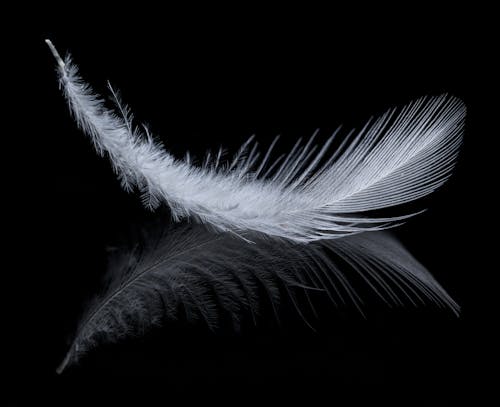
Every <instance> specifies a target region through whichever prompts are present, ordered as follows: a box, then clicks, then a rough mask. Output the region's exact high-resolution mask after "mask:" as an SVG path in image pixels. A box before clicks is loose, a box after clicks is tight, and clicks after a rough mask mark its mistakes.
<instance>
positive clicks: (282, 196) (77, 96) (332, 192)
mask: <svg viewBox="0 0 500 407" xmlns="http://www.w3.org/2000/svg"><path fill="white" fill-rule="evenodd" d="M47 43H48V45H49V46H50V48H51V50H52V51H53V53H54V55H55V56H56V58H57V60H58V66H59V73H60V83H61V86H62V88H63V90H64V93H65V95H66V98H67V100H68V103H69V106H70V108H71V111H72V112H73V114H74V116H75V118H76V120H77V121H78V124H79V125H80V127H81V128H82V129H83V130H84V131H85V132H86V133H87V134H89V135H90V137H91V139H92V141H93V142H94V144H95V146H96V148H97V150H98V151H99V152H100V153H101V154H102V153H107V154H108V155H109V157H110V159H111V162H112V163H113V166H114V168H115V171H116V173H117V174H118V175H119V177H120V179H121V182H122V184H123V186H124V187H125V188H127V189H130V188H132V187H134V186H138V187H139V188H140V190H141V191H142V192H143V193H144V197H145V201H146V202H147V204H148V205H149V206H151V207H155V206H157V205H158V204H160V203H162V202H164V203H166V204H168V206H169V207H170V208H171V212H172V215H173V218H174V219H175V220H179V219H181V218H184V217H191V218H195V219H197V220H198V221H200V222H203V223H207V224H209V225H212V226H214V227H215V228H216V229H219V230H223V231H230V232H233V233H236V234H238V235H242V234H243V233H244V232H245V231H257V232H262V233H265V234H267V235H271V236H277V237H283V238H287V239H291V240H294V241H299V242H309V241H315V240H319V239H325V238H337V237H341V236H345V235H349V234H352V233H357V232H360V231H366V230H371V231H373V230H380V229H383V228H386V227H389V226H391V225H394V224H395V223H398V222H400V221H401V220H402V219H405V218H407V217H408V216H411V215H407V216H389V217H380V216H375V215H373V213H370V211H374V210H379V209H384V208H388V207H393V206H397V205H401V204H405V203H408V202H411V201H414V200H416V199H419V198H421V197H423V196H425V195H427V194H429V193H431V192H432V191H434V190H435V189H436V188H438V187H439V186H440V185H442V184H443V183H444V182H445V181H446V179H447V178H448V177H449V175H450V172H451V170H452V167H453V165H454V162H455V159H456V156H457V154H458V151H459V146H460V144H461V139H462V137H461V135H462V129H463V122H464V117H465V107H464V104H463V103H462V102H461V101H460V100H459V99H457V98H454V97H449V96H439V97H425V98H422V99H418V100H416V101H415V102H413V103H410V104H409V105H407V106H406V107H404V108H402V109H400V110H397V109H393V110H390V111H388V112H387V113H385V114H384V115H382V116H381V117H380V118H378V119H375V120H370V121H369V122H368V123H367V124H366V125H365V126H364V127H363V128H362V130H361V131H359V132H358V133H357V135H352V136H351V137H350V138H349V139H348V140H349V143H347V142H344V143H343V144H342V146H341V148H340V149H339V150H338V151H337V152H336V153H335V154H333V155H332V156H331V157H327V152H328V148H329V146H330V144H331V142H332V140H333V136H332V138H330V139H329V140H327V141H326V143H325V144H324V145H323V146H321V147H318V146H316V145H313V139H314V136H313V137H312V138H311V139H310V140H309V141H307V142H306V143H304V144H302V143H301V142H300V140H299V141H298V142H297V143H296V145H295V146H294V148H293V149H292V151H290V153H289V154H288V155H286V156H284V157H280V158H279V159H277V160H274V161H272V160H271V150H272V149H273V147H274V145H275V143H276V139H275V140H274V141H273V143H272V144H271V146H270V147H269V149H268V150H267V152H266V153H265V154H264V156H263V158H262V159H261V158H260V155H259V153H258V152H257V148H256V147H257V144H254V145H253V146H252V145H251V140H249V141H247V142H246V143H245V144H244V145H243V147H242V148H241V150H240V151H239V153H238V154H237V155H236V156H235V157H234V159H233V161H232V162H231V163H227V164H225V165H221V163H220V154H219V155H217V156H215V157H214V158H213V159H210V158H209V157H207V160H205V164H204V165H203V166H201V167H197V166H194V165H192V164H191V163H190V160H189V155H188V156H187V158H186V159H185V160H183V161H181V160H177V159H175V158H174V157H172V156H171V155H170V154H169V153H168V152H166V151H165V150H164V148H163V147H162V146H161V145H160V144H159V143H157V142H155V141H154V140H153V138H152V137H151V135H150V134H149V133H148V132H147V131H146V132H145V134H143V133H142V132H141V131H140V130H139V129H138V128H137V127H134V126H133V125H132V123H131V118H130V115H129V112H128V109H127V108H125V107H123V106H122V105H121V104H120V102H119V101H118V98H117V97H116V94H115V93H114V92H113V91H112V92H113V96H114V98H115V100H116V103H117V106H118V109H119V112H120V114H119V115H117V114H115V113H114V112H112V111H110V110H108V109H107V108H106V107H105V106H104V103H103V100H102V99H101V98H100V97H99V96H97V95H95V94H94V93H93V91H92V90H91V89H90V87H89V86H88V85H87V84H86V83H85V82H84V81H82V79H81V78H80V76H79V74H78V70H77V68H76V66H75V65H74V64H73V63H71V61H70V60H69V59H67V60H66V61H65V62H63V60H62V59H61V58H60V57H59V55H58V54H57V51H56V50H55V48H54V47H53V45H52V44H51V43H50V41H47Z"/></svg>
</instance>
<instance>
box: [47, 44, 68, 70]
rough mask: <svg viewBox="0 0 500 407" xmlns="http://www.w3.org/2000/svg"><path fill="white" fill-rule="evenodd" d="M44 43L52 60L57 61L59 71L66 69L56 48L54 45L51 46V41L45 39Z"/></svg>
mask: <svg viewBox="0 0 500 407" xmlns="http://www.w3.org/2000/svg"><path fill="white" fill-rule="evenodd" d="M45 43H46V44H47V45H48V46H49V49H50V52H52V55H54V58H55V59H56V61H57V64H58V65H59V67H60V68H61V69H64V68H65V67H66V64H65V63H64V61H63V59H62V58H61V55H60V54H59V52H58V51H57V49H56V47H55V46H54V44H52V41H51V40H48V39H46V40H45Z"/></svg>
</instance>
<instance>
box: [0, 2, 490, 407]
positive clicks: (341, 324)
mask: <svg viewBox="0 0 500 407" xmlns="http://www.w3.org/2000/svg"><path fill="white" fill-rule="evenodd" d="M193 7H194V6H193ZM129 11H132V14H134V15H133V18H130V16H129V18H127V19H125V18H121V17H118V16H114V17H111V14H105V13H104V10H103V9H102V8H95V9H93V8H92V9H89V10H79V11H75V10H68V12H67V13H66V17H65V18H62V19H59V21H58V22H54V21H55V19H54V20H52V19H49V18H47V17H48V11H47V10H39V11H38V12H39V13H40V14H39V15H38V16H37V15H36V13H37V10H31V11H30V16H31V19H29V20H27V19H23V18H19V24H18V25H17V27H18V31H19V32H17V33H13V34H14V35H13V36H14V37H15V38H17V39H19V40H20V41H19V42H18V43H17V41H16V45H17V46H16V49H17V52H16V53H15V54H14V58H11V55H12V54H10V56H9V57H8V58H7V59H9V58H10V59H9V62H7V63H6V65H14V68H15V69H14V70H15V71H16V74H21V75H20V76H19V77H17V76H16V77H9V76H8V77H7V82H8V83H7V85H8V87H9V88H10V89H12V90H13V95H14V97H13V98H12V99H10V100H12V102H11V106H13V107H14V109H13V117H12V118H13V119H14V120H11V121H13V122H15V123H16V125H15V127H14V126H13V128H12V129H9V131H10V133H11V138H12V139H14V142H15V143H16V144H17V143H19V145H16V147H15V148H16V149H18V150H17V152H16V153H15V156H14V157H10V156H9V155H10V154H9V153H8V151H7V153H6V154H7V157H5V158H6V160H5V162H9V163H10V160H12V162H13V163H14V165H13V166H12V165H9V168H10V171H11V173H12V174H20V177H19V179H16V180H15V182H14V183H15V185H16V187H14V189H12V190H9V191H7V195H8V199H9V200H11V201H14V203H15V205H16V209H19V208H21V211H22V215H21V219H22V220H23V224H22V226H20V227H18V228H16V232H15V233H14V234H13V235H12V238H11V239H10V241H11V243H13V246H14V249H13V250H12V251H11V252H10V253H9V254H10V255H13V256H14V259H15V261H14V264H15V265H16V267H15V270H13V271H12V273H9V274H11V276H12V277H13V282H12V283H10V282H9V283H8V284H7V285H6V288H5V289H4V293H6V295H5V296H4V298H6V300H7V304H8V307H6V308H5V309H6V310H8V311H7V312H6V314H7V320H6V323H5V331H7V332H8V335H7V336H8V339H10V340H11V341H9V346H7V347H5V350H6V355H5V358H4V360H5V363H3V364H2V365H3V367H2V369H4V373H6V374H7V376H8V382H7V384H8V392H7V395H6V396H5V399H6V400H7V401H8V402H9V403H11V404H10V405H33V403H35V402H37V403H39V402H42V401H43V402H50V403H51V405H80V404H81V405H84V404H86V405H88V404H92V405H94V404H95V405H100V404H104V403H110V404H115V403H116V404H117V403H118V402H120V403H124V402H134V403H137V404H140V405H149V404H152V402H153V401H156V400H158V401H161V402H162V403H164V404H165V405H168V404H170V405H176V403H178V402H179V401H178V398H179V397H180V398H181V400H184V401H186V400H191V399H193V398H199V399H201V400H204V401H207V400H215V401H222V400H229V401H230V402H232V403H233V404H236V405H238V404H240V403H242V402H243V401H247V400H248V399H250V398H251V399H256V400H259V399H264V398H266V400H267V399H268V397H269V396H271V397H272V398H276V399H284V400H295V399H299V398H301V399H304V400H308V401H309V402H310V404H311V405H316V404H319V402H320V400H321V399H322V398H323V397H326V400H328V404H332V405H335V404H336V405H344V404H347V403H349V402H352V401H353V400H358V399H360V398H365V397H367V398H368V399H369V400H383V401H387V402H388V401H389V400H390V401H393V402H394V403H397V404H398V405H438V403H439V405H446V402H448V401H450V402H451V401H452V400H459V399H461V398H463V397H465V396H466V395H471V396H472V397H475V398H476V397H479V396H480V395H482V394H484V390H483V389H481V390H480V388H479V387H477V386H476V384H477V383H481V386H483V387H484V386H486V384H485V382H484V380H483V375H484V373H482V372H483V368H484V366H486V364H487V360H485V358H486V359H488V358H490V357H492V356H493V355H492V354H490V353H489V352H484V349H485V348H486V345H487V343H488V341H489V340H490V339H489V338H488V336H489V334H487V332H488V330H489V325H488V324H486V323H484V322H483V321H484V319H481V318H480V317H479V316H480V315H482V306H481V304H482V300H481V297H482V295H480V292H481V291H480V287H482V285H483V282H484V281H485V278H486V276H487V274H488V273H490V272H491V271H492V270H490V269H489V268H488V267H486V266H485V264H486V263H485V262H484V260H483V259H484V257H483V255H482V252H483V251H485V250H486V246H487V243H486V242H485V241H484V240H486V239H485V237H484V236H483V235H481V234H480V233H479V231H480V228H482V225H484V224H485V223H488V221H489V220H488V217H489V213H488V211H486V210H485V209H482V210H481V211H480V210H479V205H478V196H481V195H484V193H485V192H484V191H486V190H488V188H485V185H491V184H490V183H489V180H487V179H486V178H485V176H484V175H481V174H484V173H485V172H484V168H483V167H484V166H485V165H486V163H489V162H488V161H487V160H484V159H481V158H480V157H484V152H486V151H488V150H489V149H491V148H492V147H493V142H492V137H493V134H492V133H491V131H490V128H489V127H488V120H487V119H486V118H487V117H489V114H490V112H491V110H492V107H491V106H492V105H491V97H490V96H489V95H490V93H491V88H492V86H493V84H494V81H493V80H492V77H490V76H489V74H490V73H491V72H493V67H492V61H493V59H492V54H493V49H494V48H492V46H491V45H490V42H489V41H490V40H491V33H490V32H489V28H490V27H489V26H488V23H487V22H486V20H483V17H485V16H486V14H487V13H486V12H484V14H483V15H482V16H478V17H476V16H475V15H473V14H472V13H470V14H468V13H465V14H468V15H467V16H466V17H461V16H455V15H453V16H452V15H450V14H439V13H437V10H432V12H431V11H429V12H426V13H423V15H418V14H416V12H415V10H410V11H408V12H406V11H404V12H403V11H401V15H400V16H399V17H397V18H387V19H385V20H382V19H378V18H375V17H373V18H369V19H368V20H366V19H362V18H360V16H359V14H358V13H359V12H361V10H358V12H356V13H344V12H340V11H336V10H330V11H324V12H322V11H320V10H317V11H316V12H315V13H311V14H309V13H306V12H304V11H303V10H294V12H289V10H286V11H285V10H282V11H276V12H271V11H270V10H264V11H259V12H252V10H249V9H248V10H243V11H236V10H226V9H224V10H200V9H196V12H195V11H194V10H189V11H182V12H181V11H179V10H173V9H172V10H170V11H168V10H167V11H166V12H164V14H163V15H161V16H159V15H156V14H157V13H156V12H155V11H154V10H148V11H147V12H145V13H143V12H144V11H145V10H141V12H137V13H135V10H129ZM364 11H365V13H364V14H365V17H370V15H371V14H370V11H369V10H364ZM158 13H160V12H159V11H158ZM410 16H411V17H413V18H410ZM154 17H156V18H154ZM35 21H38V22H37V23H36V22H35ZM478 23H479V25H477V24H478ZM47 37H48V38H51V39H52V40H53V42H54V43H55V45H56V46H57V47H58V48H59V50H60V51H61V52H62V53H64V52H65V51H67V50H68V51H71V54H72V55H73V57H74V60H75V61H76V63H77V64H78V65H79V66H80V68H81V72H82V75H83V76H84V77H85V78H86V79H87V80H88V81H89V82H90V83H91V84H93V86H94V87H95V89H96V90H98V91H99V92H100V93H106V80H108V79H109V80H110V81H111V83H112V84H113V86H114V87H115V88H117V89H120V90H121V93H122V96H123V99H124V101H125V102H126V103H127V104H129V105H130V107H131V108H132V110H133V112H134V113H135V117H136V118H137V119H138V121H139V122H146V123H148V125H149V127H150V129H152V131H153V132H154V134H156V135H158V136H159V137H160V138H161V139H162V140H163V141H164V143H165V145H166V146H167V148H168V149H169V150H170V151H172V152H173V153H174V154H175V155H177V156H181V155H182V154H183V153H184V152H185V151H186V150H188V149H189V150H190V151H192V152H194V153H198V155H199V154H201V153H202V152H204V151H205V150H206V149H209V148H214V147H218V146H219V145H220V144H222V145H223V146H225V147H227V149H228V151H229V152H232V151H233V152H234V151H235V150H236V148H237V147H238V146H239V145H240V144H241V143H242V142H243V141H244V140H246V138H247V137H248V136H250V135H252V134H256V136H257V139H258V140H259V141H262V144H264V145H265V144H266V143H268V142H269V141H270V140H271V139H272V138H273V137H274V136H275V135H276V134H281V135H282V141H281V143H280V148H281V149H282V150H286V149H287V148H289V147H290V146H291V145H292V144H293V143H294V142H295V140H296V139H297V138H298V137H301V136H309V135H311V134H312V133H313V132H314V130H315V129H317V128H320V129H321V133H320V135H321V137H323V138H324V139H326V138H327V137H328V135H329V134H331V133H332V132H333V131H334V130H335V128H336V127H337V126H338V125H340V124H342V125H344V126H345V128H348V129H350V128H352V127H357V128H359V127H360V126H361V125H362V124H363V123H364V121H365V120H366V119H367V118H368V117H370V116H372V115H377V114H380V113H382V112H384V111H385V110H386V109H387V108H389V107H392V106H397V105H402V104H405V103H407V102H408V101H410V100H412V99H414V98H417V97H419V96H422V95H437V94H441V93H443V92H446V93H450V94H453V95H455V96H458V97H460V98H462V99H463V100H464V102H465V103H466V105H467V107H468V118H467V123H466V130H465V141H464V146H463V151H462V154H461V156H460V159H459V162H458V165H457V168H456V171H455V172H454V176H453V177H452V178H451V180H450V181H449V182H448V183H447V184H446V185H445V186H444V187H443V188H442V189H441V190H439V191H438V192H437V193H435V194H434V195H433V196H432V197H431V198H430V199H426V200H425V201H424V202H423V206H425V207H427V208H429V210H428V211H427V212H426V213H424V214H423V215H421V216H419V217H418V218H416V219H413V220H411V221H410V222H408V224H406V225H404V226H403V227H401V228H400V229H399V230H398V231H397V235H398V236H399V237H400V238H401V239H402V241H403V242H404V243H405V245H406V246H407V247H408V248H409V249H410V251H411V252H412V253H413V254H414V255H415V257H416V258H418V259H419V260H420V261H421V262H422V263H423V264H424V265H426V266H427V267H428V269H429V270H430V271H431V272H432V273H433V274H434V276H435V277H436V278H437V279H438V281H439V282H440V283H441V284H442V285H443V286H444V287H445V288H446V289H447V290H448V292H449V293H450V294H451V295H452V297H453V298H455V300H456V301H457V302H458V303H459V304H460V305H461V306H462V314H461V317H460V318H455V317H454V316H453V315H452V313H451V312H447V311H443V310H439V309H437V308H434V307H432V306H429V307H423V308H419V309H417V310H415V309H412V308H408V309H406V308H405V309H389V308H386V307H384V306H380V305H379V306H376V305H375V306H374V308H373V309H372V310H371V311H370V310H369V311H368V312H367V318H366V319H363V318H362V317H360V316H359V315H356V314H355V313H350V312H345V311H331V312H330V313H327V314H326V315H327V317H328V318H327V320H326V321H325V320H322V321H321V323H319V322H318V331H317V332H313V331H310V330H309V329H307V328H306V327H304V326H303V324H302V323H301V321H300V320H296V321H294V320H293V319H291V320H290V321H288V324H287V325H286V326H284V327H281V328H277V327H273V326H272V324H269V323H265V322H264V323H263V324H262V326H261V327H258V328H256V329H255V330H253V331H252V330H249V331H248V332H246V333H245V334H243V335H240V336H233V335H229V334H227V333H220V334H215V335H214V334H208V333H206V332H204V330H203V329H201V328H200V329H196V328H187V327H185V326H180V327H179V326H177V327H172V329H171V330H170V331H168V330H167V332H162V333H158V334H155V335H151V337H148V338H145V339H141V340H138V341H133V343H130V344H124V345H122V346H121V347H120V346H117V347H116V348H113V347H112V348H110V349H108V348H106V349H104V350H101V351H96V353H95V354H93V355H90V356H89V360H87V361H85V362H84V363H83V364H82V365H81V366H80V367H76V368H74V369H69V370H68V371H67V372H65V373H64V374H63V375H62V376H57V375H56V374H55V368H56V366H57V365H58V363H59V362H60V361H61V359H62V357H63V356H64V352H65V350H66V347H67V343H66V338H67V337H68V335H70V334H71V330H72V329H73V328H74V324H75V322H76V320H77V318H78V315H79V312H80V311H81V307H82V304H83V303H84V301H85V300H86V299H87V298H88V297H89V296H92V293H93V292H95V290H96V289H97V287H98V284H99V278H100V276H101V274H102V272H103V271H104V269H105V255H106V252H105V248H106V247H107V246H108V245H110V244H111V243H112V242H114V241H116V239H117V238H118V237H119V236H120V235H121V234H123V233H124V232H125V231H126V230H127V229H128V227H129V225H130V224H132V223H134V222H137V221H138V220H140V219H141V218H142V217H144V212H145V211H144V209H143V208H142V206H141V204H140V201H139V199H138V196H137V195H134V194H127V193H125V192H123V191H122V190H121V188H120V186H119V184H118V182H117V181H116V179H115V176H114V175H113V173H112V171H111V168H110V165H109V163H108V162H107V160H105V159H102V158H99V157H98V156H97V155H96V154H95V152H94V151H93V148H92V146H91V144H90V143H89V141H88V139H87V138H86V137H85V136H84V135H83V134H82V133H81V132H80V131H79V130H78V129H77V128H76V126H75V124H74V122H73V120H72V119H71V117H70V115H69V113H68V110H67V107H66V105H65V102H64V100H63V98H62V96H61V94H60V92H59V90H58V88H57V82H56V74H55V70H54V68H55V63H54V61H53V59H52V56H51V55H50V53H49V51H48V49H47V48H46V45H45V44H44V42H43V39H44V38H47ZM13 61H17V63H14V62H13ZM19 61H21V63H19ZM26 85H27V86H26ZM7 119H9V117H8V118H7ZM4 154H5V153H4ZM20 154H21V155H20ZM26 163H28V165H26ZM480 175H481V176H480ZM8 178H10V175H9V176H8ZM19 187H20V188H19ZM18 188H19V189H20V190H21V191H19V189H18ZM18 191H19V192H18ZM9 215H10V212H6V216H8V217H9ZM478 218H479V220H478ZM8 220H10V219H8ZM26 230H29V231H30V232H29V233H28V232H26ZM4 272H5V270H4ZM481 289H482V288H481ZM174 328H175V329H174Z"/></svg>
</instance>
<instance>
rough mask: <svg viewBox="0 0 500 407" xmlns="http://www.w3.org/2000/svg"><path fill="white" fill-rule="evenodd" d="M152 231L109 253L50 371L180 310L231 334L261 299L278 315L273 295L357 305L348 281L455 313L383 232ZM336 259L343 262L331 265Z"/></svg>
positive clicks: (390, 298)
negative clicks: (224, 325) (273, 235)
mask: <svg viewBox="0 0 500 407" xmlns="http://www.w3.org/2000/svg"><path fill="white" fill-rule="evenodd" d="M151 230H153V231H151ZM154 230H155V229H154V228H153V229H151V228H149V229H148V232H145V233H144V234H143V238H142V239H141V241H139V242H138V243H137V244H136V245H135V246H133V247H132V248H131V249H130V248H129V249H127V248H125V249H121V250H117V251H116V252H115V253H114V254H113V255H112V256H111V260H110V262H109V267H108V271H107V276H106V284H105V287H104V289H103V291H102V295H100V296H98V297H96V299H95V300H94V301H93V302H91V303H90V304H89V306H88V307H87V310H86V312H85V313H84V315H83V317H82V319H81V321H80V323H79V324H78V327H77V330H76V334H75V336H74V340H73V343H72V345H71V347H70V349H69V351H68V353H67V355H66V357H65V359H64V361H63V363H62V364H61V365H60V367H59V368H58V370H57V371H58V372H59V373H61V372H62V371H63V370H64V369H65V367H66V366H67V365H71V364H74V363H75V362H78V360H80V359H81V357H82V356H83V355H84V354H85V353H87V352H88V351H90V350H92V349H93V348H95V347H96V346H98V345H99V344H100V343H103V342H106V343H115V342H118V341H120V340H123V339H125V338H127V337H128V336H140V335H142V334H143V333H144V332H145V331H147V330H149V329H151V328H152V327H155V326H159V325H162V324H164V323H165V322H167V321H175V320H178V319H180V318H183V316H184V318H185V319H186V320H187V321H188V322H190V323H195V322H197V321H198V322H199V323H203V324H206V325H207V326H208V327H209V328H210V329H212V330H215V329H217V327H218V326H219V325H220V324H221V322H222V321H224V320H227V321H230V322H231V323H232V327H233V328H232V329H234V330H235V331H238V330H239V329H240V325H241V321H242V319H243V318H244V317H245V316H247V317H248V316H252V318H253V319H254V322H255V318H256V316H258V315H260V314H261V312H262V304H263V303H266V302H268V303H270V304H271V308H272V310H273V311H274V314H275V316H276V318H279V310H280V308H279V305H280V301H281V297H282V296H283V295H286V296H287V298H288V299H289V300H290V302H291V304H292V305H293V307H295V310H296V312H297V313H298V314H299V315H300V316H302V317H303V318H304V320H305V322H306V323H307V319H305V317H304V315H305V310H304V308H305V306H304V305H299V304H301V302H300V301H299V300H297V295H298V294H299V293H302V295H303V296H305V298H306V299H307V301H302V303H305V304H310V307H312V310H313V311H314V306H313V302H314V301H312V300H311V298H312V295H313V294H314V295H323V296H325V298H329V299H331V301H332V302H333V303H334V304H341V303H349V302H351V303H352V304H354V305H355V306H356V307H358V308H359V309H360V310H362V308H361V307H362V303H361V299H360V298H359V297H358V294H356V292H355V290H354V289H353V284H352V282H353V281H354V280H355V279H356V278H358V279H360V280H361V281H364V282H365V283H366V284H367V286H368V288H369V289H372V290H373V291H374V292H375V293H376V294H377V295H379V296H380V297H381V298H383V299H384V301H385V302H387V303H388V304H396V305H400V304H402V303H403V302H405V301H404V300H405V299H406V300H407V301H406V302H411V303H413V304H416V303H417V302H423V301H424V300H429V301H431V302H434V303H435V304H437V305H440V306H444V307H448V308H450V309H451V310H453V311H454V312H455V313H457V312H458V306H457V304H456V303H455V302H454V301H453V300H452V299H451V298H450V297H449V296H448V294H447V293H446V292H445V291H444V290H443V289H442V288H441V286H440V285H439V284H438V283H437V282H436V281H435V280H434V279H433V277H432V276H431V275H430V274H429V273H428V272H427V271H426V269H425V268H424V267H423V266H422V265H421V264H420V263H418V262H417V261H416V260H415V259H414V258H413V257H412V256H411V255H410V254H409V253H408V252H407V251H406V249H405V248H404V247H403V246H402V245H401V244H400V243H399V242H398V241H397V240H396V239H395V238H393V237H392V236H390V235H389V234H388V233H387V232H374V233H363V234H358V235H352V236H348V237H345V238H343V239H329V240H322V241H317V242H312V243H311V244H308V245H303V244H300V243H296V242H293V241H290V240H286V239H269V238H266V237H265V235H262V234H258V235H257V234H251V235H247V236H245V238H246V239H251V240H252V241H253V242H254V244H248V243H247V242H245V241H243V240H242V239H239V238H237V237H235V236H234V235H233V234H229V233H218V234H215V233H213V232H211V231H209V230H207V228H205V227H204V226H202V225H198V224H173V225H169V226H167V227H163V228H162V229H161V230H160V233H158V232H155V231H154ZM341 262H342V263H343V264H345V265H348V266H349V267H345V266H344V267H340V266H339V264H340V263H341ZM264 297H265V298H264ZM302 298H304V297H302Z"/></svg>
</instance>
